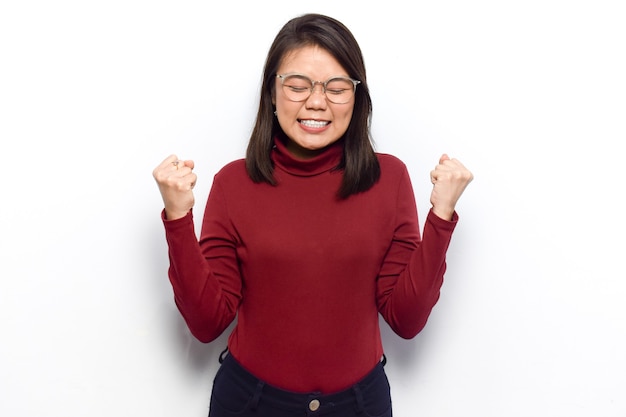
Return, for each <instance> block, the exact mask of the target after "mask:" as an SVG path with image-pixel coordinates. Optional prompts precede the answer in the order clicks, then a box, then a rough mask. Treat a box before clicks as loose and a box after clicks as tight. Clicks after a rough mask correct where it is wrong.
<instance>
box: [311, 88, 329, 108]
mask: <svg viewBox="0 0 626 417" xmlns="http://www.w3.org/2000/svg"><path fill="white" fill-rule="evenodd" d="M317 85H319V86H320V87H319V89H318V88H316V86H317ZM326 104H327V103H326V92H325V91H324V83H323V82H321V81H315V82H313V87H311V95H310V96H309V98H307V100H306V105H307V107H308V108H314V109H325V108H326Z"/></svg>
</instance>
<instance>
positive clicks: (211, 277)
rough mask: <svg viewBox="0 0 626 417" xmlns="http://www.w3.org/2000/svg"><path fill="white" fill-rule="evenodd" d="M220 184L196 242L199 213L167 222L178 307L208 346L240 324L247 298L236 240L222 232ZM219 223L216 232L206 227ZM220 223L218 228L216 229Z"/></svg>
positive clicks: (214, 229) (190, 326)
mask: <svg viewBox="0 0 626 417" xmlns="http://www.w3.org/2000/svg"><path fill="white" fill-rule="evenodd" d="M219 194H220V193H219V187H218V186H217V185H216V184H215V183H214V186H213V188H212V189H211V193H210V196H209V199H208V201H207V207H206V210H205V221H204V223H203V234H202V236H201V239H200V242H199V241H198V239H197V238H196V235H195V230H194V222H193V213H192V212H190V213H189V214H188V215H187V216H186V217H184V218H182V219H177V220H172V221H168V220H165V219H164V220H163V221H164V225H165V231H166V239H167V243H168V247H169V259H170V268H169V271H168V273H169V278H170V282H171V284H172V288H173V291H174V299H175V302H176V305H177V307H178V309H179V311H180V312H181V314H182V316H183V318H184V319H185V322H186V323H187V326H188V327H189V329H190V331H191V332H192V334H193V335H194V336H195V337H196V338H197V339H198V340H200V341H202V342H210V341H212V340H214V339H215V338H217V337H218V336H219V335H220V334H222V332H223V331H224V330H225V329H226V328H227V327H228V325H229V324H230V323H231V322H232V321H233V320H234V318H235V316H236V314H237V308H238V306H239V302H240V300H241V279H240V277H239V272H238V269H237V260H236V254H235V247H234V245H235V244H234V242H233V241H232V240H229V239H228V233H227V232H226V231H225V230H224V229H222V230H224V232H223V233H221V234H220V233H218V231H219V230H220V227H219V226H220V225H224V224H227V223H228V222H227V221H223V220H222V219H224V216H226V214H225V209H224V205H223V204H222V202H221V201H220V199H219ZM207 223H208V224H211V225H214V226H213V227H212V228H211V231H206V230H205V229H207V227H206V226H204V224H207ZM215 225H217V226H215Z"/></svg>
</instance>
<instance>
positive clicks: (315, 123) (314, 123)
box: [300, 120, 328, 128]
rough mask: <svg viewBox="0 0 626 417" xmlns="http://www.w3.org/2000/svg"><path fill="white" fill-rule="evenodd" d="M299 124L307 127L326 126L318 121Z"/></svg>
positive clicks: (305, 121)
mask: <svg viewBox="0 0 626 417" xmlns="http://www.w3.org/2000/svg"><path fill="white" fill-rule="evenodd" d="M300 123H302V124H303V125H305V126H307V127H318V128H319V127H324V126H326V125H327V124H328V122H321V121H318V120H300Z"/></svg>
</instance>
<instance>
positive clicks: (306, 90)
mask: <svg viewBox="0 0 626 417" xmlns="http://www.w3.org/2000/svg"><path fill="white" fill-rule="evenodd" d="M283 91H284V92H285V95H286V96H287V98H288V99H289V100H292V101H304V100H306V99H307V98H308V97H309V95H311V80H309V79H307V78H305V77H302V76H300V75H288V76H286V77H284V78H283Z"/></svg>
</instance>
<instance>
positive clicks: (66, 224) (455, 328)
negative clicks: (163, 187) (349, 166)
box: [0, 0, 626, 417]
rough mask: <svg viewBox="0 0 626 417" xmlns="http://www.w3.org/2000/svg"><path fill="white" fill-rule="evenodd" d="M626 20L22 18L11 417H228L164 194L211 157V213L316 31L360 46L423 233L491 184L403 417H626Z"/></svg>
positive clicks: (481, 3)
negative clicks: (431, 213)
mask: <svg viewBox="0 0 626 417" xmlns="http://www.w3.org/2000/svg"><path fill="white" fill-rule="evenodd" d="M407 4H408V3H407ZM621 4H623V2H621V1H617V0H616V1H608V0H606V1H603V0H594V1H556V0H541V1H539V0H525V1H495V0H493V1H489V0H477V1H472V2H467V1H461V0H444V1H437V2H429V1H416V2H411V6H410V7H409V6H407V5H405V4H404V2H401V1H393V0H387V1H384V2H371V4H367V2H363V1H345V2H337V1H322V0H320V1H317V2H314V3H310V2H308V3H307V2H291V3H289V2H278V3H277V2H255V1H248V2H242V1H230V2H223V3H222V2H220V4H219V5H215V2H209V1H176V2H174V1H171V2H168V1H147V0H144V1H142V0H124V1H122V0H114V1H106V2H105V1H70V0H60V1H56V2H46V1H28V0H24V1H4V2H2V3H1V4H0V64H1V65H0V138H1V150H0V155H2V159H3V163H2V164H0V172H1V175H2V177H1V181H2V183H1V184H2V204H1V205H0V227H1V229H0V259H1V263H0V271H1V272H0V273H1V274H2V275H1V276H2V290H0V326H1V327H0V331H1V337H2V338H1V342H0V384H1V387H0V388H1V389H0V415H2V416H10V417H18V416H20V417H21V416H44V415H45V416H59V417H74V416H76V417H78V416H81V417H82V416H94V417H96V416H98V417H99V416H102V417H104V416H107V417H108V416H116V417H126V416H129V417H130V416H132V417H136V416H167V417H171V416H176V417H185V416H189V417H196V416H204V415H206V413H207V410H208V398H209V391H210V387H211V383H212V378H213V375H214V372H215V370H216V369H217V365H218V364H217V356H218V353H219V351H220V350H221V349H222V348H223V347H224V345H225V341H226V337H225V335H224V336H223V337H222V338H220V339H219V340H218V341H216V342H214V343H211V344H208V345H204V344H201V343H199V342H197V341H196V340H194V339H193V338H192V337H191V336H190V334H189V332H188V330H187V329H186V327H185V325H184V323H183V321H182V319H181V318H180V316H179V314H178V312H177V310H176V308H175V306H174V302H173V299H172V293H171V288H170V286H169V282H168V279H167V265H168V264H167V252H166V246H165V240H164V233H163V227H162V224H161V222H160V218H159V213H160V210H161V207H162V203H161V200H160V196H159V194H158V191H157V188H156V185H155V183H154V180H153V179H152V177H151V172H152V169H153V168H154V167H155V166H156V165H157V164H158V163H159V162H160V161H161V160H162V159H164V158H165V157H166V156H167V155H169V154H170V153H177V154H178V155H179V156H180V157H182V158H190V159H194V160H195V161H196V166H197V169H196V170H197V173H198V175H199V178H200V180H199V182H198V185H197V187H196V199H197V206H196V213H197V216H198V217H199V216H200V215H201V212H202V209H203V207H204V202H205V200H206V197H207V194H208V190H209V187H210V185H211V180H212V176H213V174H214V173H215V172H216V170H217V169H219V168H220V167H221V166H222V165H224V164H225V163H226V162H229V161H230V160H232V159H235V158H239V157H241V156H243V153H244V149H245V146H246V141H247V138H248V134H249V132H250V128H251V125H252V121H253V117H254V115H255V111H256V105H257V94H258V93H257V90H258V87H259V81H260V77H261V71H262V65H263V61H264V58H265V54H266V52H267V49H268V48H269V45H270V43H271V41H272V39H273V37H274V35H275V34H276V32H277V31H278V29H279V28H280V27H281V26H282V24H283V23H284V22H285V21H286V20H287V19H289V18H291V17H293V16H295V15H297V14H301V13H304V12H310V11H311V12H321V13H326V14H329V15H332V16H334V17H337V18H339V19H340V20H342V21H343V22H344V23H346V24H347V25H348V26H349V27H350V28H351V29H352V30H353V32H354V34H355V36H356V37H357V39H358V40H359V42H360V44H361V46H362V49H363V52H364V55H365V59H366V64H367V66H368V71H369V72H368V75H369V83H370V87H371V91H372V95H373V100H374V117H373V131H374V138H375V140H376V146H377V149H378V150H379V151H381V152H388V153H393V154H395V155H397V156H399V157H400V158H402V159H403V160H404V161H405V162H406V163H407V165H408V166H409V167H410V170H411V175H412V179H413V182H414V187H415V192H416V198H417V200H418V205H419V208H420V210H421V211H420V212H421V213H422V214H425V212H426V210H427V209H428V197H429V193H430V190H429V189H430V184H429V181H428V173H429V171H430V170H431V169H432V167H433V166H434V165H435V164H436V162H437V159H438V157H439V155H440V154H441V153H443V152H447V153H449V154H450V155H452V156H454V157H458V158H459V159H461V160H462V161H463V162H464V163H465V164H466V165H467V166H468V167H469V168H470V169H472V171H473V172H474V174H475V180H474V182H473V183H472V184H471V185H470V187H469V188H468V189H467V191H466V193H465V195H464V196H463V199H462V201H461V202H460V204H459V206H458V211H459V214H460V216H461V220H460V223H459V226H458V228H457V230H456V232H455V235H454V238H453V242H452V245H451V248H450V251H449V256H448V262H449V269H448V273H447V275H446V280H445V284H444V287H443V292H442V298H441V301H440V302H439V304H438V305H437V306H436V307H435V309H434V311H433V314H432V316H431V319H430V321H429V323H428V325H427V327H426V329H425V330H424V331H423V332H422V333H421V334H420V335H418V336H417V337H416V338H415V339H413V340H410V341H405V340H401V339H400V338H398V337H397V336H395V335H394V334H392V333H391V332H390V331H389V330H388V328H387V327H386V326H384V343H385V347H386V351H387V356H388V358H389V364H388V366H387V372H388V374H389V377H390V380H391V384H392V393H393V400H394V404H395V414H394V415H396V416H399V417H413V416H425V417H458V416H479V415H480V416H485V417H496V416H497V417H500V416H507V417H516V416H520V417H527V416H531V415H532V416H550V417H553V416H568V417H583V416H584V417H587V416H603V417H624V416H626V395H624V393H626V355H625V354H624V352H626V305H625V303H624V300H625V299H626V283H625V282H624V281H625V279H626V273H625V269H624V249H625V247H624V246H625V245H624V241H623V239H624V235H625V233H626V227H625V222H624V215H623V214H622V213H621V210H622V208H623V195H624V180H625V179H626V175H625V174H624V166H623V158H622V157H621V155H620V150H621V149H622V148H623V144H624V140H625V139H626V128H625V119H626V101H625V97H626V83H625V77H624V74H626V58H625V55H626V54H625V51H626V45H625V40H626V29H625V25H624V21H625V20H626V15H625V14H624V12H623V10H621V9H620V8H619V6H620V5H621ZM421 220H423V216H422V218H421ZM197 226H198V227H199V224H198V225H197Z"/></svg>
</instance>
